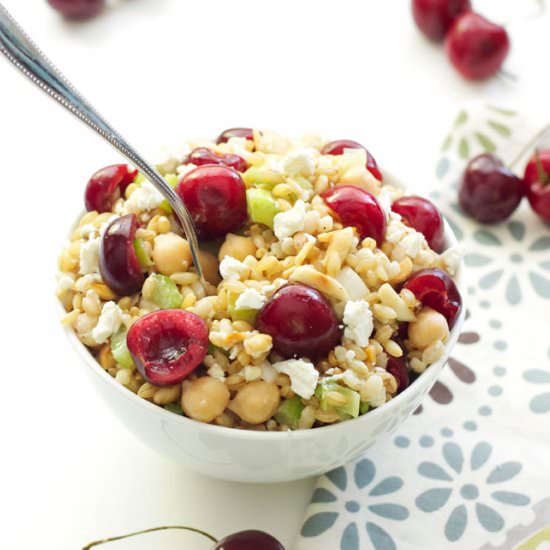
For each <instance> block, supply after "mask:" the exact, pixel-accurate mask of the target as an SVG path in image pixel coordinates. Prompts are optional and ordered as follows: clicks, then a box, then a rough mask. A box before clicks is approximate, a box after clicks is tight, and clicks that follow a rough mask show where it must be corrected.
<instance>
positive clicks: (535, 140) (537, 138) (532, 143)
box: [510, 124, 550, 170]
mask: <svg viewBox="0 0 550 550" xmlns="http://www.w3.org/2000/svg"><path fill="white" fill-rule="evenodd" d="M549 132H550V124H547V125H546V126H545V127H544V128H542V130H539V132H538V133H537V134H536V135H535V136H534V137H533V138H532V139H530V140H529V141H528V142H527V143H526V144H525V145H524V147H523V148H522V149H521V151H520V152H519V153H518V154H517V155H516V156H515V157H514V160H512V162H511V163H510V168H511V169H512V170H513V169H514V168H515V167H516V165H517V164H518V162H519V161H520V160H521V159H522V158H523V157H524V156H525V155H526V154H527V153H528V152H529V151H530V150H531V149H533V148H534V147H536V145H537V143H538V142H539V141H540V140H541V139H542V138H543V137H544V136H545V134H547V133H549Z"/></svg>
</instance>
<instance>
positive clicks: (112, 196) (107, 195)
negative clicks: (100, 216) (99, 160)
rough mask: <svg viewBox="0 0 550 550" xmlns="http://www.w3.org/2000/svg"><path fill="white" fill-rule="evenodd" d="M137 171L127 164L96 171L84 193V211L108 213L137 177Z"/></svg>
mask: <svg viewBox="0 0 550 550" xmlns="http://www.w3.org/2000/svg"><path fill="white" fill-rule="evenodd" d="M137 173H138V171H137V170H135V169H133V168H130V167H129V166H128V165H127V164H113V165H112V166H106V167H105V168H102V169H101V170H98V171H97V172H96V173H95V174H94V175H93V176H92V177H91V178H90V179H89V180H88V183H87V185H86V191H85V192H84V203H85V204H86V210H88V212H90V211H91V210H96V211H97V212H99V213H101V212H109V211H110V210H111V209H112V207H113V204H114V203H115V202H116V200H117V199H118V198H119V197H120V196H121V195H122V194H123V193H124V191H125V190H126V187H128V185H130V184H131V183H132V182H133V181H134V179H135V178H136V176H137Z"/></svg>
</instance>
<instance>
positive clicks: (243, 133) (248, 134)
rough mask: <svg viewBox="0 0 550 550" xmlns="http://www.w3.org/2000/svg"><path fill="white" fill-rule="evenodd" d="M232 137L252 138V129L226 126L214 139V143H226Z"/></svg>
mask: <svg viewBox="0 0 550 550" xmlns="http://www.w3.org/2000/svg"><path fill="white" fill-rule="evenodd" d="M233 137H240V138H245V139H248V140H250V141H253V140H254V130H253V129H252V128H228V129H227V130H224V131H223V132H222V133H221V134H220V135H219V136H218V137H217V139H216V143H218V144H219V143H226V142H228V141H229V140H230V139H231V138H233Z"/></svg>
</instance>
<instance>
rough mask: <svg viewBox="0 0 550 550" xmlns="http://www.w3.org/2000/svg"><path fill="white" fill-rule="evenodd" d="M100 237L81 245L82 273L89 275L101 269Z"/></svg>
mask: <svg viewBox="0 0 550 550" xmlns="http://www.w3.org/2000/svg"><path fill="white" fill-rule="evenodd" d="M99 240H100V239H99V237H98V238H95V239H90V240H89V241H86V242H85V243H82V245H81V246H80V273H81V274H82V275H88V274H91V273H97V272H98V271H99Z"/></svg>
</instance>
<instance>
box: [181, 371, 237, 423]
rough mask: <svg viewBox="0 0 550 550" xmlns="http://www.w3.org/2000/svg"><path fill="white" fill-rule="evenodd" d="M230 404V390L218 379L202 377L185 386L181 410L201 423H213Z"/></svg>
mask: <svg viewBox="0 0 550 550" xmlns="http://www.w3.org/2000/svg"><path fill="white" fill-rule="evenodd" d="M228 403H229V390H228V389H227V387H226V386H225V384H224V383H223V382H222V381H221V380H218V379H217V378H211V377H210V376H202V377H201V378H197V379H196V380H192V381H190V382H186V383H184V385H183V393H182V395H181V408H182V409H183V412H184V413H185V414H186V415H187V416H188V417H189V418H193V419H194V420H198V421H199V422H212V420H214V419H215V418H217V417H218V416H220V414H222V413H223V411H224V410H225V408H226V407H227V405H228Z"/></svg>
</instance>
